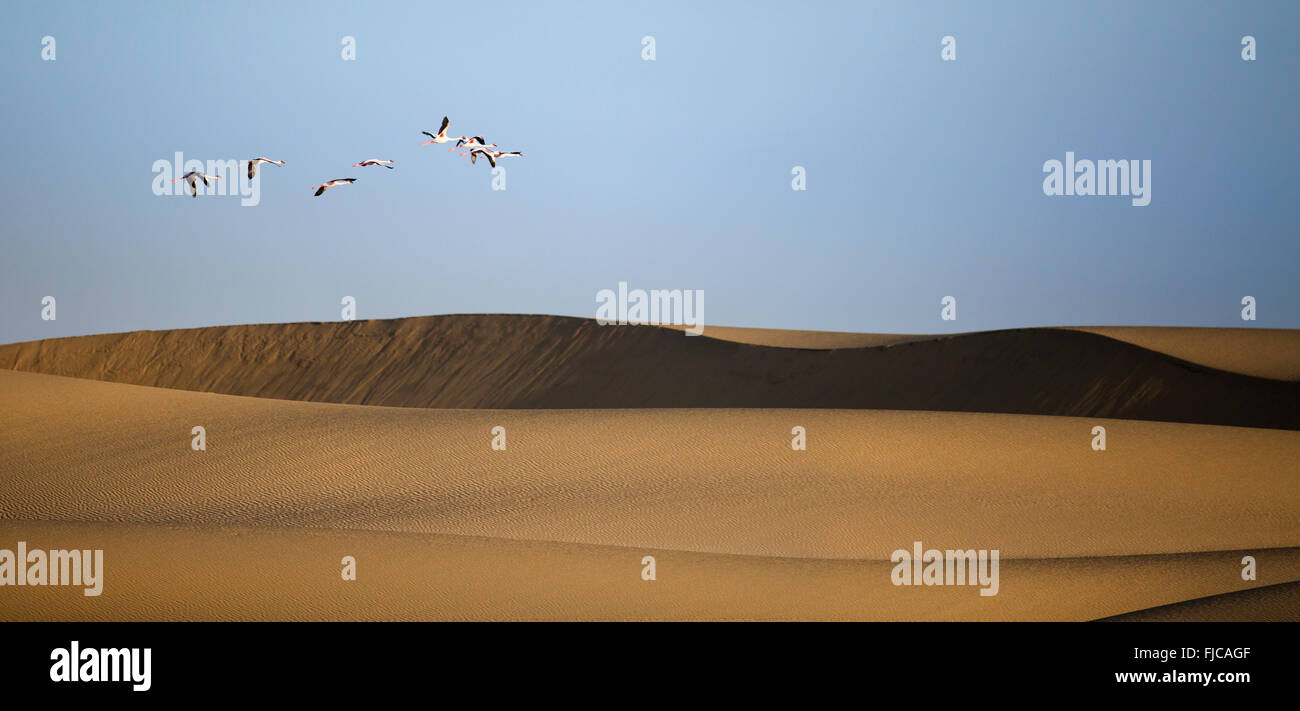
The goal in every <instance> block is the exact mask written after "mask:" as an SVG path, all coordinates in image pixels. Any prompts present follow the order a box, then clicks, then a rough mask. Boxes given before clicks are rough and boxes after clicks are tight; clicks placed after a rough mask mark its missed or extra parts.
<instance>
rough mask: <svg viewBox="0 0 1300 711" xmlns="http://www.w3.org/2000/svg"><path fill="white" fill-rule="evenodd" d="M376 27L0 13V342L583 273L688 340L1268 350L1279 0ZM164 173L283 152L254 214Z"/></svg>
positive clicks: (728, 12)
mask: <svg viewBox="0 0 1300 711" xmlns="http://www.w3.org/2000/svg"><path fill="white" fill-rule="evenodd" d="M410 5H412V6H407V4H403V3H391V4H390V3H355V2H353V3H344V2H312V3H288V2H285V3H278V2H277V3H267V2H260V3H259V2H232V3H211V4H201V3H200V4H196V3H162V2H159V3H121V4H118V3H89V2H87V3H62V2H23V3H11V4H9V5H8V6H7V12H6V14H7V18H6V22H5V23H4V25H3V26H2V27H0V60H2V61H3V66H4V72H2V73H0V95H3V97H4V98H5V101H4V103H5V108H4V110H3V113H2V114H0V115H2V116H3V119H2V121H3V125H2V126H0V129H3V130H0V141H2V142H3V149H4V155H5V156H6V158H7V161H6V165H7V166H8V170H6V171H4V173H3V174H2V175H0V214H2V215H3V218H2V219H3V237H2V238H0V239H3V242H4V251H3V255H4V256H3V267H0V342H13V341H20V340H29V339H35V338H44V337H53V336H67V335H77V334H85V333H104V332H115V331H127V330H136V329H159V328H181V327H192V326H206V325H216V324H235V323H266V322H285V321H317V320H336V319H338V318H339V310H340V305H339V302H340V299H341V298H342V297H343V296H345V295H351V296H354V297H356V299H357V302H358V309H357V310H358V317H360V318H389V317H399V316H413V315H424V314H441V313H479V312H490V313H498V312H505V313H554V314H567V315H574V316H587V317H592V316H594V315H595V308H596V300H595V297H596V293H597V292H598V291H600V290H601V289H613V288H616V287H617V284H618V282H619V281H626V282H628V283H629V285H630V287H631V288H645V289H652V288H656V289H672V288H680V289H702V290H704V292H705V294H706V309H705V319H706V321H707V322H708V323H712V324H719V325H722V324H725V325H742V326H762V327H771V328H808V329H825V330H845V331H874V332H912V333H917V332H920V333H931V332H953V331H971V330H983V329H992V328H1010V327H1020V326H1041V325H1088V324H1095V325H1169V326H1243V325H1249V326H1257V327H1273V328H1298V327H1300V286H1297V284H1298V283H1300V280H1298V279H1297V267H1300V246H1298V245H1297V236H1298V234H1300V230H1298V229H1297V224H1300V200H1297V198H1296V188H1295V185H1296V176H1295V170H1296V168H1297V166H1298V165H1300V161H1298V160H1297V159H1300V140H1298V139H1297V136H1296V126H1297V125H1298V124H1297V119H1296V117H1297V107H1298V105H1300V82H1297V81H1296V80H1295V77H1296V76H1300V46H1298V44H1300V43H1298V42H1297V33H1296V31H1295V30H1296V28H1297V27H1300V3H1293V2H1273V3H1219V2H1214V3H1210V2H1203V3H1194V2H1143V3H1120V2H1115V3H1069V4H1068V5H1067V4H1066V3H1040V2H1032V3H1031V2H1025V3H1004V2H998V3H971V2H960V3H902V2H898V3H868V2H844V3H789V2H768V3H763V2H758V3H752V2H747V3H722V2H704V3H674V2H646V3H637V4H630V3H608V2H593V3H569V2H564V3H558V2H557V3H535V2H508V3H473V4H468V5H462V6H452V5H447V4H443V3H438V4H434V3H420V4H418V6H414V5H416V4H414V3H411V4H410ZM469 13H473V16H472V17H471V16H470V15H469ZM47 35H49V36H52V37H54V38H55V41H56V45H55V46H56V52H57V54H56V59H55V61H52V62H51V61H43V60H42V58H41V50H42V45H41V42H42V38H43V37H44V36H47ZM646 35H651V36H653V37H654V38H655V55H656V56H655V61H652V62H649V61H643V60H642V58H641V53H642V44H641V38H642V37H644V36H646ZM945 35H952V36H954V37H955V38H956V40H957V60H956V61H953V62H944V61H942V60H941V58H940V50H941V46H940V40H941V38H942V37H943V36H945ZM1243 35H1252V36H1254V37H1255V38H1256V41H1257V46H1258V50H1257V51H1258V59H1257V61H1254V62H1246V61H1242V59H1241V56H1240V52H1241V46H1240V42H1241V37H1242V36H1243ZM344 36H351V37H354V38H355V40H356V60H355V61H344V60H343V59H342V58H341V55H340V52H341V50H342V44H341V41H342V38H343V37H344ZM444 114H446V115H449V116H450V117H451V120H452V125H451V132H452V133H453V134H461V133H470V134H478V133H481V134H484V135H485V136H487V138H488V139H489V140H491V141H494V142H496V143H499V144H501V146H502V147H503V148H506V149H515V150H521V151H524V153H525V154H526V155H525V157H523V158H520V159H513V162H503V163H502V165H503V166H505V167H506V168H507V171H508V172H507V189H506V190H504V191H494V190H492V187H491V180H492V176H491V173H490V170H489V168H488V167H487V166H485V165H482V164H480V165H477V166H471V165H469V164H468V159H464V158H459V157H456V156H455V154H450V153H448V152H447V151H446V148H445V147H441V146H425V147H421V146H420V145H419V143H420V141H421V140H423V138H424V136H422V135H421V134H420V131H422V130H431V131H436V129H437V125H438V123H439V120H440V119H441V117H442V116H443V115H444ZM177 151H181V152H183V153H184V154H185V156H186V158H197V159H201V160H209V159H213V160H226V159H235V158H248V157H252V156H258V155H265V156H270V157H272V158H279V159H283V160H286V161H288V165H286V166H284V167H282V168H277V167H274V166H269V167H263V168H262V171H263V176H262V177H263V179H262V182H261V204H260V205H258V206H256V207H241V206H240V204H239V200H238V198H234V197H218V196H205V197H201V198H200V199H197V200H196V199H192V198H190V197H188V196H184V197H174V196H163V197H160V196H156V195H154V194H153V192H152V189H151V186H152V183H153V180H154V177H155V176H154V173H153V172H152V169H151V167H152V165H153V163H154V161H156V160H160V159H163V160H170V159H171V158H172V156H173V154H174V153H175V152H177ZM1066 151H1073V152H1074V153H1075V154H1076V155H1077V156H1078V157H1080V158H1091V159H1120V158H1128V159H1139V160H1142V159H1147V160H1151V161H1152V166H1153V167H1152V176H1151V191H1152V200H1151V204H1150V205H1149V206H1147V207H1133V206H1131V205H1130V202H1129V200H1128V199H1127V198H1122V197H1048V196H1045V195H1044V194H1043V191H1042V181H1043V178H1044V174H1043V172H1042V165H1043V163H1044V161H1047V160H1050V159H1057V160H1062V159H1064V156H1065V153H1066ZM371 157H377V158H392V159H395V160H396V169H395V170H392V171H389V170H384V169H382V168H351V167H349V166H351V165H352V164H353V163H356V162H358V161H360V160H362V159H365V158H371ZM794 166H803V167H804V168H805V169H806V174H807V190H805V191H795V190H792V189H791V179H792V175H791V169H792V168H793V167H794ZM337 177H357V178H360V180H359V182H357V183H356V184H355V185H351V186H347V187H343V188H339V189H337V190H331V191H330V192H329V193H327V194H326V195H325V196H323V197H320V198H316V197H313V196H312V194H311V192H312V186H314V185H316V184H318V183H320V182H322V181H324V180H328V179H331V178H337ZM45 295H53V296H55V297H56V298H57V299H58V318H57V320H56V321H52V322H50V321H42V320H41V319H40V308H41V298H42V297H43V296H45ZM946 295H953V296H956V297H957V299H958V319H957V320H956V321H942V320H940V317H939V314H940V303H939V302H940V299H941V298H942V297H943V296H946ZM1244 295H1252V296H1254V297H1256V299H1257V300H1258V320H1257V321H1255V322H1250V323H1244V322H1243V321H1241V319H1240V309H1241V306H1240V300H1241V298H1242V296H1244Z"/></svg>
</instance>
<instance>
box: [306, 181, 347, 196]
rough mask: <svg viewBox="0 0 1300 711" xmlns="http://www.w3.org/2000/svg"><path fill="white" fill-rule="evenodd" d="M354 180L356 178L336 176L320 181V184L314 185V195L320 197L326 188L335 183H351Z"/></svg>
mask: <svg viewBox="0 0 1300 711" xmlns="http://www.w3.org/2000/svg"><path fill="white" fill-rule="evenodd" d="M355 182H357V179H356V178H336V179H334V180H331V181H329V182H328V183H321V184H320V185H317V186H316V187H317V190H316V197H320V196H321V195H323V194H324V193H325V191H326V190H327V189H329V188H332V187H334V186H335V185H351V184H352V183H355Z"/></svg>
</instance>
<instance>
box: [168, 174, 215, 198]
mask: <svg viewBox="0 0 1300 711" xmlns="http://www.w3.org/2000/svg"><path fill="white" fill-rule="evenodd" d="M220 177H221V176H220V175H205V174H204V173H201V172H199V171H197V170H191V171H190V172H188V173H186V174H185V175H182V176H181V177H179V178H177V179H175V180H173V181H172V182H173V183H179V182H180V181H182V180H184V181H185V182H187V183H189V184H190V195H193V196H194V197H198V196H199V181H200V180H202V181H203V187H205V188H206V187H208V179H209V178H211V179H213V180H216V179H217V178H220Z"/></svg>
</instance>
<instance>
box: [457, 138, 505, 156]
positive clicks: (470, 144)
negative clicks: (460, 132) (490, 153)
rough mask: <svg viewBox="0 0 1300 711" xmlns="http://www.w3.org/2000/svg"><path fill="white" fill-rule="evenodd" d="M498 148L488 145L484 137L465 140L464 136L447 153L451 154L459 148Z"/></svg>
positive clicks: (493, 144) (494, 145) (491, 144)
mask: <svg viewBox="0 0 1300 711" xmlns="http://www.w3.org/2000/svg"><path fill="white" fill-rule="evenodd" d="M496 147H497V144H495V143H488V142H487V141H486V140H484V138H483V137H482V136H474V137H473V138H465V137H464V136H461V137H460V139H459V140H457V141H456V145H454V146H452V147H451V148H448V149H447V152H448V153H450V152H451V151H454V150H456V149H457V148H465V149H470V148H496ZM461 155H468V154H466V153H462V154H461Z"/></svg>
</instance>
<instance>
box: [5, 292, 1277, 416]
mask: <svg viewBox="0 0 1300 711" xmlns="http://www.w3.org/2000/svg"><path fill="white" fill-rule="evenodd" d="M1233 330H1238V329H1233ZM791 338H793V336H792V337H791ZM1265 340H1266V345H1267V344H1268V343H1271V344H1274V345H1277V344H1278V343H1281V344H1283V345H1285V344H1287V343H1290V342H1292V340H1294V339H1290V340H1289V339H1288V337H1287V336H1285V335H1283V336H1279V337H1277V338H1275V339H1273V340H1272V341H1268V340H1267V339H1265ZM1261 347H1263V346H1261ZM1277 348H1278V349H1279V350H1281V351H1284V350H1285V349H1284V348H1283V346H1277ZM1269 358H1274V356H1269ZM0 368H8V369H14V370H22V371H30V372H39V373H46V374H51V375H67V376H73V377H79V378H94V379H98V380H106V381H112V382H121V383H131V384H136V385H152V386H158V387H166V388H175V389H182V390H193V391H202V392H213V393H223V394H230V395H249V396H256V397H263V398H276V399H290V400H306V401H317V402H334V403H346V404H361V405H386V406H398V407H421V408H477V409H597V408H598V409H604V408H829V409H872V410H933V411H948V412H985V413H1006V414H1028V415H1061V416H1075V417H1101V418H1117V419H1131V420H1151V421H1163V422H1186V423H1197V424H1215V425H1234V426H1246V427H1263V428H1274V429H1290V430H1296V429H1300V408H1297V407H1296V403H1297V402H1300V382H1282V381H1278V380H1269V379H1264V378H1258V377H1253V376H1248V375H1242V374H1238V373H1229V372H1225V371H1222V370H1216V369H1213V368H1209V367H1206V366H1201V365H1196V364H1194V363H1190V362H1187V361H1185V360H1182V359H1180V358H1176V357H1173V356H1170V355H1166V354H1164V353H1159V352H1156V351H1153V350H1149V349H1147V348H1144V347H1140V346H1136V345H1133V344H1132V343H1127V342H1124V341H1122V340H1116V339H1115V338H1111V337H1107V336H1103V335H1098V334H1094V333H1086V332H1083V331H1078V330H1070V329H1017V330H1009V331H991V332H983V333H970V334H959V335H951V336H944V337H938V338H931V339H928V340H914V341H905V342H899V343H894V344H892V345H879V346H876V347H864V348H836V349H830V350H814V349H804V348H785V347H773V346H761V345H751V344H746V343H738V342H730V341H723V340H719V339H715V338H710V337H708V336H707V329H706V336H703V337H690V336H685V335H683V334H682V333H681V332H679V331H674V330H672V329H667V328H658V327H651V326H623V327H608V326H604V327H603V326H599V325H597V324H596V322H595V321H594V320H590V319H578V318H567V317H558V316H510V315H463V316H434V317H419V318H407V319H396V320H387V321H379V320H373V321H351V322H336V323H297V324H270V325H251V326H222V327H211V328H202V329H185V330H173V331H137V332H132V333H123V334H109V335H98V336H83V337H76V338H61V339H51V340H46V341H34V342H28V343H18V344H10V345H6V346H0Z"/></svg>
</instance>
